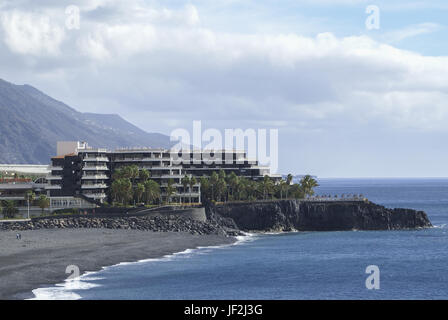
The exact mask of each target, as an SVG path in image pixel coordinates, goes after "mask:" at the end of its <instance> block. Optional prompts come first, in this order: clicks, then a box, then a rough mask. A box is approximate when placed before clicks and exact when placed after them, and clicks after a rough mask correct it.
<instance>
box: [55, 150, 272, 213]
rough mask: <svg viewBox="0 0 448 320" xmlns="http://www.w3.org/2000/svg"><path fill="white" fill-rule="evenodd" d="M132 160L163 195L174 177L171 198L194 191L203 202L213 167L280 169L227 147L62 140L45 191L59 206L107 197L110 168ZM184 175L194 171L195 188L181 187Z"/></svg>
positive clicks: (249, 172)
mask: <svg viewBox="0 0 448 320" xmlns="http://www.w3.org/2000/svg"><path fill="white" fill-rule="evenodd" d="M128 165H136V166H137V167H138V168H139V169H147V170H148V171H149V172H150V174H151V179H153V180H155V181H156V182H158V183H159V185H160V186H161V191H162V197H165V190H166V187H167V184H168V181H169V180H171V179H172V181H173V182H174V184H173V186H174V187H175V188H176V192H175V194H174V195H173V196H172V199H173V201H177V200H179V199H180V198H181V197H185V196H187V197H191V199H192V201H193V202H197V203H199V202H201V192H200V184H199V179H200V178H201V177H204V176H205V177H210V176H211V174H212V173H213V172H218V171H220V170H221V169H222V170H224V172H225V173H226V174H230V173H231V172H235V174H236V175H238V176H244V177H246V178H248V179H251V180H259V179H263V177H264V176H265V175H268V176H271V177H272V178H274V179H279V178H280V175H273V174H270V170H269V167H262V166H259V165H258V162H257V161H256V160H252V159H248V158H247V157H246V153H245V152H244V151H235V150H231V151H230V150H226V151H218V152H215V153H213V152H210V151H195V150H191V151H182V153H180V152H179V151H172V150H168V149H151V148H129V149H117V150H115V151H109V150H106V149H98V148H91V147H89V146H88V145H87V143H85V142H58V145H57V156H55V157H53V158H52V159H51V165H50V167H49V169H50V174H49V175H48V176H47V180H48V185H47V186H46V189H47V195H49V196H50V198H51V199H53V200H54V201H57V199H60V200H61V201H64V203H63V204H60V205H59V206H65V204H67V203H69V202H70V201H75V202H76V201H82V199H84V200H86V201H88V200H93V201H94V202H97V203H102V202H105V201H107V200H108V189H109V186H110V184H111V177H112V173H113V172H114V170H115V169H117V168H120V167H122V166H128ZM185 176H188V177H195V178H196V179H197V181H198V183H197V184H196V185H195V186H194V187H193V188H192V190H191V194H189V193H187V194H185V193H183V190H184V188H183V186H182V183H181V180H182V178H183V177H185ZM75 198H77V199H81V200H76V199H75ZM165 198H166V197H165ZM109 200H110V199H109ZM55 206H56V207H59V206H57V205H55Z"/></svg>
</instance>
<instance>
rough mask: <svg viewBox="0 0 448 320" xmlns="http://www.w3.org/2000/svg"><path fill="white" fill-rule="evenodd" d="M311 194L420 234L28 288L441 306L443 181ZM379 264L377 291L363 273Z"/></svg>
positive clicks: (349, 234)
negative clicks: (371, 211) (385, 213)
mask: <svg viewBox="0 0 448 320" xmlns="http://www.w3.org/2000/svg"><path fill="white" fill-rule="evenodd" d="M319 183H320V187H319V188H318V189H317V193H318V194H321V195H327V194H339V195H340V194H353V193H356V194H359V193H362V194H364V196H366V197H367V198H369V199H370V200H371V201H374V202H376V203H379V204H382V205H385V206H387V207H391V208H392V207H404V208H413V209H419V210H424V211H426V212H427V213H428V215H429V218H430V220H431V222H432V224H433V225H434V226H435V227H434V228H431V229H425V230H418V231H344V232H299V233H288V234H272V235H256V236H248V237H244V238H241V239H240V241H239V242H238V243H237V244H236V245H230V246H223V247H214V248H200V249H196V250H187V251H186V252H182V253H179V254H175V255H172V256H168V257H164V258H161V259H153V260H146V261H141V262H137V263H127V264H120V265H117V266H112V267H107V268H105V269H103V270H102V271H99V272H95V273H90V274H86V275H84V276H82V277H81V280H80V281H77V282H76V283H72V284H65V285H64V286H62V285H58V286H54V287H51V288H44V289H38V290H35V291H34V293H35V294H36V295H37V297H38V298H64V299H67V298H74V299H447V298H448V228H447V224H448V179H320V180H319ZM370 265H375V266H378V268H379V271H380V276H379V280H380V282H379V289H377V290H376V289H371V290H369V289H367V288H366V278H367V277H368V276H369V274H366V268H367V267H368V266H370Z"/></svg>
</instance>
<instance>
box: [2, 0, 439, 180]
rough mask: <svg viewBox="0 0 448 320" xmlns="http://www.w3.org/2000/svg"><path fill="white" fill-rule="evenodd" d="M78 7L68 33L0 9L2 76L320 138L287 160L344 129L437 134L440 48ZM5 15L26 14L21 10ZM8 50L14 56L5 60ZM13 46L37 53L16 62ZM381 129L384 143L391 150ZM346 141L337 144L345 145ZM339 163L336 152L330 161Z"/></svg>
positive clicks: (123, 108)
mask: <svg viewBox="0 0 448 320" xmlns="http://www.w3.org/2000/svg"><path fill="white" fill-rule="evenodd" d="M350 2H351V1H346V2H345V3H350ZM353 2H356V1H353ZM80 7H81V28H80V30H79V31H77V32H71V31H67V30H66V31H64V30H59V29H58V28H62V27H63V26H64V24H63V21H62V23H56V21H57V19H56V20H47V21H46V22H45V19H44V20H42V21H44V22H39V23H38V24H37V27H36V25H35V24H26V28H25V30H26V31H23V29H20V28H23V27H21V26H20V25H18V24H17V22H18V20H19V18H16V20H13V19H12V18H11V17H12V13H9V16H5V15H3V16H2V17H3V18H2V29H3V34H4V37H3V42H4V44H6V46H7V47H8V48H9V50H10V52H1V51H0V55H1V56H2V57H4V56H7V57H8V59H10V61H15V62H14V63H11V64H5V69H6V71H5V78H6V79H7V80H8V77H7V75H8V74H11V75H14V76H16V75H17V74H20V75H21V76H22V78H21V79H22V80H21V82H29V83H31V84H33V85H35V86H37V87H39V88H41V89H43V90H44V91H47V92H48V93H49V94H50V95H52V96H54V97H56V98H58V99H60V100H62V101H66V102H67V103H69V104H70V105H72V106H73V107H75V108H77V109H80V110H82V111H89V112H107V113H109V112H117V113H120V114H122V115H124V116H125V118H126V119H128V120H131V121H132V122H134V123H136V124H138V125H139V126H141V127H143V128H145V129H147V130H149V131H161V132H164V133H169V131H170V128H171V127H172V126H176V127H179V126H184V127H186V128H189V127H190V126H191V121H192V120H196V119H200V120H203V122H204V124H205V125H206V126H208V127H210V126H213V127H217V128H237V127H241V128H248V127H252V128H254V127H257V126H260V127H270V126H273V127H280V128H281V130H282V131H281V134H282V132H286V133H285V134H286V135H287V138H283V139H284V140H282V141H285V140H286V141H287V144H288V146H287V147H288V148H289V149H288V150H291V148H294V144H295V143H301V144H303V146H304V148H305V147H306V146H307V144H309V150H311V149H312V148H321V151H320V152H321V153H320V154H319V153H317V154H319V157H320V158H319V159H316V157H313V156H310V158H309V159H308V158H307V157H306V155H303V154H294V156H295V155H297V157H298V159H300V161H296V160H295V158H294V157H291V156H285V158H288V159H290V158H293V160H290V161H291V162H294V164H291V166H292V165H294V166H295V165H296V164H295V162H297V163H299V164H307V165H308V166H309V167H310V168H311V167H312V166H318V167H319V166H320V167H325V166H328V163H327V162H328V160H327V158H328V156H326V154H327V153H328V152H329V151H328V150H331V148H333V147H335V148H336V146H335V144H334V141H333V139H339V140H338V141H341V140H343V139H345V138H347V136H348V139H353V140H350V141H349V142H353V144H355V145H358V146H360V148H362V147H363V146H364V145H366V144H367V143H366V142H364V141H361V139H362V138H361V136H362V135H361V134H360V133H359V132H362V133H363V134H364V135H367V136H368V135H369V130H370V131H375V130H377V129H378V128H381V130H390V131H392V132H396V133H397V132H404V131H405V130H414V132H434V136H436V135H437V134H439V133H441V132H442V133H447V132H448V127H447V126H446V123H447V121H448V108H447V107H448V106H447V101H448V88H447V86H446V83H448V57H444V56H440V57H431V56H424V55H421V54H417V53H414V52H410V51H406V50H400V49H398V48H396V47H394V46H393V45H390V44H387V43H384V41H383V42H380V41H375V40H373V39H372V38H370V37H368V36H348V37H337V36H335V35H334V34H332V33H322V34H319V35H317V36H315V37H306V36H303V35H300V34H296V33H269V32H266V31H264V32H257V33H256V32H254V33H242V32H235V31H233V32H224V31H217V30H215V29H212V28H210V27H208V26H207V25H204V23H203V22H201V21H204V19H202V17H200V15H199V13H200V12H201V10H200V8H197V7H194V6H192V5H188V6H185V7H181V8H179V9H173V8H164V7H163V6H155V5H154V6H150V5H147V4H145V2H144V1H139V0H133V1H119V2H112V1H107V0H104V1H97V2H96V3H95V4H94V5H88V3H87V2H85V3H84V2H81V3H80ZM52 10H54V9H52ZM41 12H42V11H41ZM61 12H63V10H61ZM15 14H16V15H17V16H18V17H25V19H24V20H25V21H27V18H26V17H27V15H30V17H31V14H30V13H26V12H19V11H16V13H15ZM34 15H35V13H34ZM47 15H48V16H50V17H51V18H52V19H53V18H54V16H53V15H52V13H51V12H50V13H47ZM5 17H8V19H6V20H5ZM29 19H31V18H29ZM32 19H33V22H35V21H36V20H35V16H32ZM37 21H39V19H37ZM31 26H33V28H35V30H34V29H33V30H29V29H31ZM437 27H438V26H436V25H432V24H421V25H416V26H413V27H412V28H407V29H404V30H400V31H399V32H395V34H389V36H390V38H389V40H388V41H399V40H402V39H405V38H408V37H411V36H417V35H419V34H423V33H426V32H432V31H435V30H437ZM52 30H57V31H55V32H53V31H52ZM34 33H36V34H34ZM30 34H31V35H30ZM58 34H59V35H60V36H57V35H58ZM50 35H53V36H50ZM55 35H56V36H55ZM28 39H31V40H29V41H28ZM51 39H52V41H50V40H51ZM383 40H384V39H383ZM11 52H12V53H20V54H21V55H13V58H11V56H8V54H9V53H11ZM58 52H59V54H57V53H58ZM48 53H52V54H53V56H52V57H48V56H46V54H48ZM22 55H23V57H24V58H25V57H26V55H33V56H35V57H36V59H37V62H36V63H35V64H32V65H27V68H26V70H25V68H21V67H22V65H23V64H21V62H22V61H21V60H20V57H22ZM39 59H40V60H39ZM2 61H4V60H2ZM8 68H10V69H8ZM17 77H18V76H17ZM11 80H13V79H11ZM353 132H355V134H353ZM358 135H359V137H358ZM333 136H334V138H333ZM281 137H282V136H281ZM383 138H384V136H383ZM366 139H367V138H366ZM372 139H373V138H372ZM387 139H388V138H384V139H383V140H384V141H383V143H384V144H385V146H386V147H387V146H389V148H390V149H391V150H393V148H392V147H390V144H388V143H389V141H386V140H387ZM325 141H327V142H325ZM349 142H345V141H344V143H341V145H339V146H337V147H338V148H339V147H340V148H342V149H343V148H347V149H346V150H348V151H347V154H349V152H354V151H353V150H354V149H353V148H352V147H350V146H351V145H352V144H350V143H349ZM326 143H327V144H326ZM411 143H412V142H411ZM285 144H286V143H285ZM316 145H318V146H319V147H316ZM408 145H409V144H408ZM411 145H412V144H411ZM423 146H424V145H423ZM377 147H382V143H380V144H378V145H377ZM325 148H328V150H327V149H325ZM372 148H373V147H372ZM312 150H315V149H312ZM341 152H342V151H341ZM310 153H313V152H310ZM371 153H373V152H371ZM366 154H369V156H371V157H374V156H375V154H373V155H371V154H370V153H366ZM342 156H343V155H341V157H340V159H342V158H343V157H342ZM352 156H355V155H353V154H352ZM319 161H320V162H319ZM353 161H355V160H353ZM400 161H401V160H400ZM400 161H399V160H397V163H398V165H397V166H398V167H400V163H401V162H402V161H401V162H400ZM345 163H346V162H345V160H340V168H342V167H343V166H344V165H345ZM304 166H305V165H304ZM305 167H306V166H305ZM358 167H359V168H358V170H360V171H358V172H361V170H363V169H364V168H363V165H362V164H358ZM306 168H308V167H306ZM340 168H339V169H340ZM341 170H342V169H341ZM327 172H330V173H333V174H334V172H331V171H327ZM378 174H381V172H380V173H378ZM447 174H448V172H447Z"/></svg>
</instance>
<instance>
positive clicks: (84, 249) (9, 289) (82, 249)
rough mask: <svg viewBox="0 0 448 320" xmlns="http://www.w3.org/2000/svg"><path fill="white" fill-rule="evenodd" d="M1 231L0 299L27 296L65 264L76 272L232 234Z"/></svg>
mask: <svg viewBox="0 0 448 320" xmlns="http://www.w3.org/2000/svg"><path fill="white" fill-rule="evenodd" d="M20 233H21V235H22V239H21V240H17V239H16V232H14V231H0V248H1V249H0V299H24V298H30V297H32V294H31V290H33V289H36V288H39V287H43V286H49V285H53V284H56V283H61V282H63V281H64V280H65V279H66V278H67V277H68V276H69V275H68V274H66V273H65V271H66V268H67V266H69V265H76V266H78V267H79V269H80V272H81V274H83V273H85V272H87V271H97V270H100V269H101V268H102V267H104V266H110V265H114V264H117V263H120V262H132V261H138V260H142V259H149V258H158V257H162V256H164V255H167V254H172V253H175V252H180V251H184V250H186V249H193V248H196V247H199V246H214V245H222V244H230V243H233V242H235V238H233V237H224V236H217V235H192V234H189V233H183V232H150V231H138V230H112V229H42V230H32V231H22V232H20Z"/></svg>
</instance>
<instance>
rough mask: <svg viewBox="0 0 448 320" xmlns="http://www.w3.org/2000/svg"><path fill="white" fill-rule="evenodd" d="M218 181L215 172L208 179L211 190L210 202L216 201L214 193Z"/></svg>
mask: <svg viewBox="0 0 448 320" xmlns="http://www.w3.org/2000/svg"><path fill="white" fill-rule="evenodd" d="M218 181H219V177H218V174H217V173H216V172H213V173H212V175H211V177H210V188H211V191H212V194H211V199H212V200H216V198H215V191H216V190H217V185H218Z"/></svg>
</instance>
